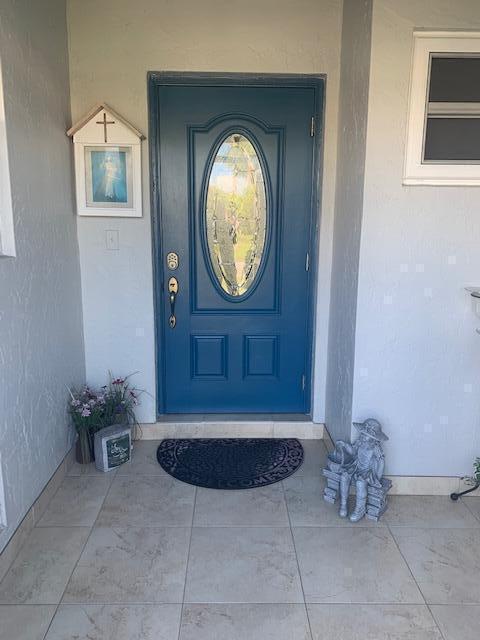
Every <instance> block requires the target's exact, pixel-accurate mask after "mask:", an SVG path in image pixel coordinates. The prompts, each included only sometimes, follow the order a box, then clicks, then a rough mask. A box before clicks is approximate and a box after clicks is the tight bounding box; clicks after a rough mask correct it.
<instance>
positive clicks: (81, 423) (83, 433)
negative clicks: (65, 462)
mask: <svg viewBox="0 0 480 640" xmlns="http://www.w3.org/2000/svg"><path fill="white" fill-rule="evenodd" d="M69 391H70V396H71V400H70V415H71V416H72V421H73V425H74V427H75V430H76V432H77V434H78V440H77V444H76V459H77V462H80V463H81V464H88V463H89V462H92V460H93V434H94V433H95V431H98V430H99V429H101V428H102V427H103V426H104V415H105V396H104V394H98V393H96V392H95V391H93V390H92V389H91V388H90V387H88V386H85V387H83V389H82V390H81V391H71V390H69Z"/></svg>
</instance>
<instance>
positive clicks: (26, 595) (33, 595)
mask: <svg viewBox="0 0 480 640" xmlns="http://www.w3.org/2000/svg"><path fill="white" fill-rule="evenodd" d="M89 533H90V529H89V528H87V527H38V528H36V529H34V530H33V531H32V533H31V534H30V536H29V537H28V538H27V540H26V542H25V544H24V545H23V547H22V549H21V550H20V553H19V554H18V556H17V558H16V559H15V562H14V563H13V565H12V566H11V568H10V570H9V571H8V572H7V574H6V575H5V578H4V579H3V580H2V582H1V583H0V603H1V604H57V603H58V602H59V601H60V598H61V597H62V593H63V591H64V589H65V586H66V584H67V582H68V579H69V577H70V574H71V573H72V571H73V568H74V566H75V563H76V562H77V560H78V558H79V556H80V553H81V552H82V549H83V547H84V545H85V542H86V541H87V538H88V535H89Z"/></svg>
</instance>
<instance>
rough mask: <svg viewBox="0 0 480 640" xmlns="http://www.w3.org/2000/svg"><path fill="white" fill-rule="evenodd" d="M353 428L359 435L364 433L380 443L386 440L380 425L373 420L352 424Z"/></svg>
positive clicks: (386, 437)
mask: <svg viewBox="0 0 480 640" xmlns="http://www.w3.org/2000/svg"><path fill="white" fill-rule="evenodd" d="M353 426H354V427H355V429H357V431H358V432H359V433H364V434H365V435H367V436H370V438H373V439H374V440H378V441H380V442H381V441H385V440H388V436H386V435H385V434H384V433H383V431H382V425H381V424H380V423H379V422H378V420H375V419H374V418H368V420H365V422H354V423H353Z"/></svg>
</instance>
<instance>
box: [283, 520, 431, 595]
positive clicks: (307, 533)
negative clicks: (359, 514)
mask: <svg viewBox="0 0 480 640" xmlns="http://www.w3.org/2000/svg"><path fill="white" fill-rule="evenodd" d="M293 533H294V539H295V547H296V550H297V556H298V560H299V564H300V573H301V576H302V583H303V589H304V591H305V600H306V601H307V602H311V603H349V602H353V603H359V604H361V603H392V604H396V603H413V604H415V603H423V599H422V596H421V594H420V592H419V590H418V588H417V586H416V585H415V582H414V580H413V579H412V577H411V575H410V571H409V569H408V567H407V565H406V564H405V561H404V560H403V558H402V556H401V554H400V553H399V551H398V549H397V546H396V544H395V541H394V540H393V538H392V536H391V535H390V533H389V532H388V529H386V528H385V527H370V528H369V527H296V528H294V530H293Z"/></svg>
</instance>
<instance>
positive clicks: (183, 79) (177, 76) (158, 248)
mask: <svg viewBox="0 0 480 640" xmlns="http://www.w3.org/2000/svg"><path fill="white" fill-rule="evenodd" d="M326 80H327V78H326V75H325V74H271V73H223V72H180V71H150V72H148V74H147V83H148V129H149V131H148V141H149V169H150V210H151V232H152V263H153V264H152V266H153V295H154V300H153V304H154V319H155V320H154V322H155V379H156V392H157V402H156V413H157V418H159V417H161V416H163V415H165V388H164V380H165V377H166V366H165V329H166V321H165V317H164V315H165V314H164V313H163V309H164V300H165V278H166V273H165V264H164V255H165V254H164V247H163V234H162V226H163V220H162V203H161V188H160V185H161V166H160V154H159V151H160V143H161V131H160V118H159V117H158V115H159V109H160V105H159V92H160V89H161V87H163V86H172V85H177V86H204V87H205V86H213V87H222V86H231V87H252V86H253V87H259V86H260V87H284V88H289V87H291V88H297V89H298V88H302V87H305V88H310V89H313V90H314V95H315V107H314V113H313V114H312V116H314V117H315V136H314V140H313V162H312V196H311V203H310V220H311V223H310V230H309V247H310V251H309V278H308V288H309V296H308V309H307V334H308V335H307V344H308V345H309V346H308V347H307V354H306V362H305V373H306V380H305V395H306V396H308V397H309V398H310V411H309V414H308V415H312V413H313V401H314V397H313V384H312V383H313V377H314V366H315V357H314V353H315V342H316V335H315V331H314V326H315V319H316V310H317V282H318V278H319V273H318V271H319V269H318V262H319V238H320V234H319V231H320V218H321V195H322V180H323V148H324V132H325V91H326ZM159 372H161V374H159Z"/></svg>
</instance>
